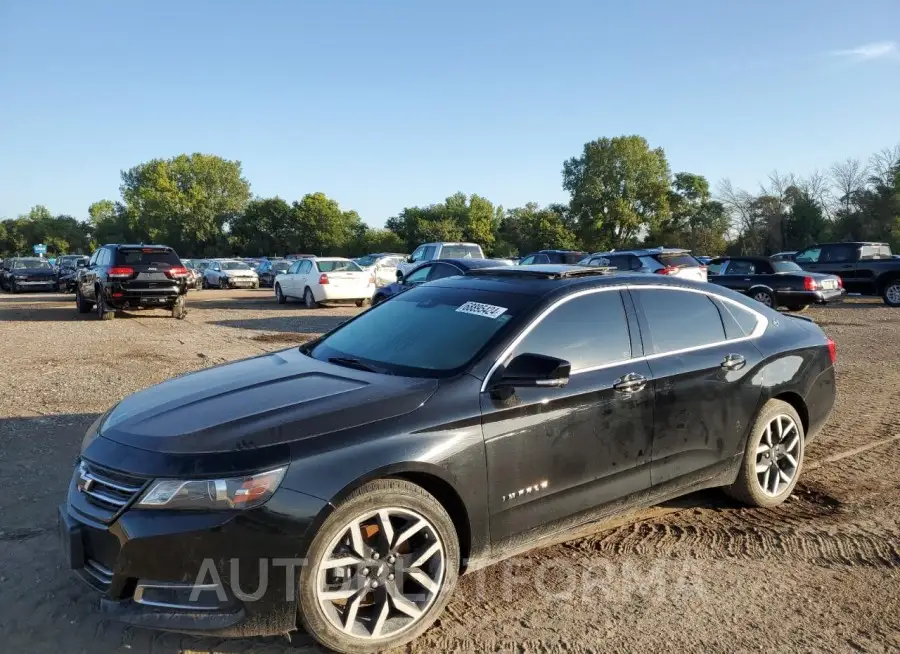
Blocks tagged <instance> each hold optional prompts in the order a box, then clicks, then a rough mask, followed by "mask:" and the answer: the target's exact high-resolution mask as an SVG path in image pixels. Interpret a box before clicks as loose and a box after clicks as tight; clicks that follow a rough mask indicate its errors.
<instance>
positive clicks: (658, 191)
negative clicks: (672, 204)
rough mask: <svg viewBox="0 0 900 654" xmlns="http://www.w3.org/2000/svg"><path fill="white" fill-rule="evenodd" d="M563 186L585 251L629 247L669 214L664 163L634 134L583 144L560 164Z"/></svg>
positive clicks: (661, 154)
mask: <svg viewBox="0 0 900 654" xmlns="http://www.w3.org/2000/svg"><path fill="white" fill-rule="evenodd" d="M562 174H563V188H564V189H565V190H566V191H568V192H569V194H570V196H571V201H570V208H571V211H572V214H573V215H574V216H575V217H576V220H577V223H578V232H579V236H580V237H581V239H582V241H583V244H584V245H585V246H586V248H587V249H591V250H600V249H606V248H610V247H621V246H622V245H625V244H628V243H631V242H632V241H634V240H635V239H636V238H637V237H638V235H639V234H640V233H641V232H643V231H646V230H648V229H649V228H650V227H651V226H652V225H654V224H656V223H659V222H661V221H662V220H664V219H666V217H667V216H668V213H669V202H668V201H669V165H668V163H667V162H666V155H665V153H664V152H663V150H662V148H656V149H652V150H651V149H650V146H649V144H648V143H647V140H646V139H644V138H643V137H640V136H618V137H615V138H612V139H610V138H601V139H597V140H596V141H590V142H588V143H585V145H584V149H583V152H582V154H581V156H580V157H573V158H571V159H569V160H568V161H566V162H565V163H564V164H563V171H562Z"/></svg>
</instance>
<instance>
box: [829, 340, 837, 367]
mask: <svg viewBox="0 0 900 654" xmlns="http://www.w3.org/2000/svg"><path fill="white" fill-rule="evenodd" d="M828 358H829V359H831V365H834V362H835V361H837V345H836V344H835V342H834V341H833V340H831V339H830V338H829V339H828Z"/></svg>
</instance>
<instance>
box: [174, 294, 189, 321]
mask: <svg viewBox="0 0 900 654" xmlns="http://www.w3.org/2000/svg"><path fill="white" fill-rule="evenodd" d="M186 315H187V309H185V307H184V296H183V295H179V296H178V299H177V300H175V304H173V305H172V317H173V318H175V319H176V320H184V317H185V316H186Z"/></svg>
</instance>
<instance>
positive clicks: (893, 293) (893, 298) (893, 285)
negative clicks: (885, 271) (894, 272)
mask: <svg viewBox="0 0 900 654" xmlns="http://www.w3.org/2000/svg"><path fill="white" fill-rule="evenodd" d="M881 297H882V298H883V299H884V303H885V304H886V305H888V306H889V307H900V279H893V280H891V281H889V282H888V283H887V284H886V285H885V287H884V292H883V293H882V295H881Z"/></svg>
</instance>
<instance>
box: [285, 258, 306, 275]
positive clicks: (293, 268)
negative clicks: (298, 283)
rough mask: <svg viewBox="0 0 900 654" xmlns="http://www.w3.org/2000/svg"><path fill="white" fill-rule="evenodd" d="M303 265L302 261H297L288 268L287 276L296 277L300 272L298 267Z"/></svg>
mask: <svg viewBox="0 0 900 654" xmlns="http://www.w3.org/2000/svg"><path fill="white" fill-rule="evenodd" d="M301 265H303V262H302V261H297V262H295V263H294V264H292V265H291V267H290V268H288V274H289V275H296V274H297V273H298V272H299V271H300V266H301Z"/></svg>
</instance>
